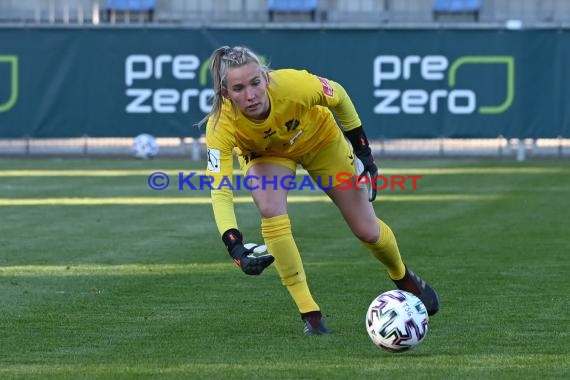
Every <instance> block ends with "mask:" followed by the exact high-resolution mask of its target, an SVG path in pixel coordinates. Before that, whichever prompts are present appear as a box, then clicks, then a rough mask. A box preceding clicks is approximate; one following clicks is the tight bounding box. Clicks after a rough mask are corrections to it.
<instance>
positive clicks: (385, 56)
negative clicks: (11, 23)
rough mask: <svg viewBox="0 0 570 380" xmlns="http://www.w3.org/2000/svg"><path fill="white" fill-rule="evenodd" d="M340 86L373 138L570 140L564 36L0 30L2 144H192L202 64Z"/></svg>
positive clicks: (200, 104)
mask: <svg viewBox="0 0 570 380" xmlns="http://www.w3.org/2000/svg"><path fill="white" fill-rule="evenodd" d="M226 44H227V45H247V46H250V47H251V48H253V49H254V50H255V51H257V52H258V53H259V54H260V55H262V56H263V57H264V58H265V59H266V60H267V62H268V63H269V64H270V66H271V67H273V68H283V67H293V68H305V69H308V70H309V71H312V72H314V73H316V74H318V75H320V76H324V77H329V78H331V79H333V80H336V81H337V82H340V83H341V84H343V85H344V87H345V88H346V89H347V90H348V92H349V94H350V95H351V97H352V99H353V101H354V103H355V105H356V107H357V109H358V111H359V113H360V116H361V118H362V120H363V122H364V124H365V126H366V128H367V131H368V134H369V135H370V137H371V138H395V137H496V136H499V135H503V136H505V137H557V136H564V137H569V136H570V107H569V99H570V72H569V71H570V35H569V34H568V32H567V31H565V30H528V31H503V30H313V29H307V30H283V29H280V30H271V29H266V30H253V29H252V30H244V29H237V30H228V29H166V28H165V29H155V28H145V29H132V28H129V29H115V28H113V29H107V28H101V29H99V28H89V29H67V28H59V29H44V28H38V29H24V28H14V29H11V28H8V29H0V138H17V137H26V136H30V137H77V136H84V135H88V136H93V137H106V136H117V137H119V136H134V135H136V134H138V133H142V132H146V133H151V134H153V135H156V136H179V137H182V136H197V135H200V134H201V133H202V132H203V131H199V130H197V129H196V128H195V127H194V126H193V124H194V123H196V122H197V121H198V120H200V119H201V118H202V117H203V116H204V114H205V112H207V111H208V110H209V109H210V107H211V104H210V102H209V95H210V94H211V92H212V90H211V89H210V79H209V73H208V71H207V59H208V56H209V55H210V53H211V51H212V50H213V49H215V48H216V47H218V46H220V45H226Z"/></svg>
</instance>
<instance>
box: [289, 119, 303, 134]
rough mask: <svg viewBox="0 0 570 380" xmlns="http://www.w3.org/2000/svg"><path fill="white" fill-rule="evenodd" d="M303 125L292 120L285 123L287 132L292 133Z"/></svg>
mask: <svg viewBox="0 0 570 380" xmlns="http://www.w3.org/2000/svg"><path fill="white" fill-rule="evenodd" d="M300 124H301V122H300V121H299V120H297V119H291V120H289V121H288V122H286V123H285V126H286V127H287V132H291V131H294V130H295V129H297V127H298V126H299V125H300Z"/></svg>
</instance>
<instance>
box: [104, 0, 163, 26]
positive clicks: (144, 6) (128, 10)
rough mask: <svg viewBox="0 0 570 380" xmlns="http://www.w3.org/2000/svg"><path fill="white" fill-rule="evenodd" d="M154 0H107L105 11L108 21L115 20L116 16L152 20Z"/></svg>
mask: <svg viewBox="0 0 570 380" xmlns="http://www.w3.org/2000/svg"><path fill="white" fill-rule="evenodd" d="M155 6H156V1H155V0H107V1H106V6H105V11H106V13H107V21H108V22H116V19H117V17H121V16H122V17H123V18H130V17H131V16H133V17H138V19H139V20H141V21H143V20H144V21H152V20H153V16H154V8H155Z"/></svg>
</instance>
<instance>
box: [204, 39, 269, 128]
mask: <svg viewBox="0 0 570 380" xmlns="http://www.w3.org/2000/svg"><path fill="white" fill-rule="evenodd" d="M250 62H255V63H257V64H258V65H259V67H260V68H261V70H262V71H263V72H264V73H267V72H269V68H268V67H267V66H266V65H264V64H263V63H261V60H260V59H259V57H258V56H257V54H255V53H254V52H253V51H251V50H250V49H249V48H247V47H244V46H234V47H229V46H222V47H220V48H218V49H216V50H214V52H213V53H212V55H211V56H210V74H211V76H212V87H213V90H214V96H213V98H214V105H213V107H212V111H210V113H209V114H208V115H206V116H205V117H204V118H203V119H202V120H200V122H198V127H201V126H202V125H204V124H205V123H206V122H207V121H208V119H209V118H210V117H214V124H213V126H214V127H215V126H216V124H218V120H219V119H220V113H221V112H222V104H223V103H224V98H223V91H224V90H225V89H226V76H227V75H228V71H229V69H230V68H233V67H240V66H243V65H246V64H248V63H250ZM232 107H233V108H234V113H235V112H236V109H235V106H234V104H233V103H232Z"/></svg>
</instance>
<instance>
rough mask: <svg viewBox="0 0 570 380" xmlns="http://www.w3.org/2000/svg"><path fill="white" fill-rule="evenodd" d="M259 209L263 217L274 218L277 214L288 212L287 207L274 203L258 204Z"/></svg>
mask: <svg viewBox="0 0 570 380" xmlns="http://www.w3.org/2000/svg"><path fill="white" fill-rule="evenodd" d="M257 210H258V211H259V215H261V217H262V218H273V217H275V216H279V215H285V214H287V209H286V208H284V207H279V206H277V205H274V204H258V205H257Z"/></svg>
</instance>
